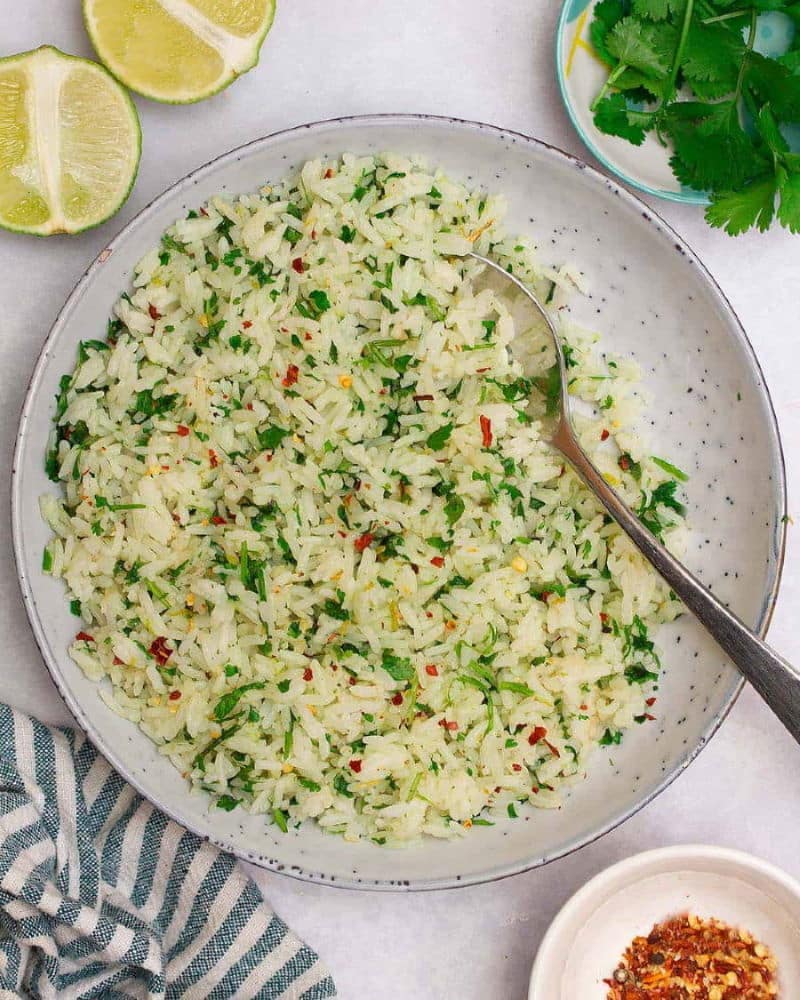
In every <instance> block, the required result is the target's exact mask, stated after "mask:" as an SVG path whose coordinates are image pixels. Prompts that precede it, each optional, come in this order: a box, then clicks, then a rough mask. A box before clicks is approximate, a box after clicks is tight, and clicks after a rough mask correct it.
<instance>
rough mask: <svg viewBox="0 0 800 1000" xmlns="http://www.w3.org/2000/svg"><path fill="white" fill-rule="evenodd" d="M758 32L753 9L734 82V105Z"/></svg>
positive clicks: (740, 90) (756, 16) (755, 11)
mask: <svg viewBox="0 0 800 1000" xmlns="http://www.w3.org/2000/svg"><path fill="white" fill-rule="evenodd" d="M757 30H758V10H757V9H756V8H755V7H753V8H751V10H750V31H749V32H748V35H747V44H746V45H745V51H744V56H743V57H742V65H741V66H740V67H739V77H738V79H737V80H736V94H735V95H734V98H733V103H734V104H736V103H737V102H738V100H739V98H740V97H741V96H742V88H743V86H744V75H745V73H746V72H747V63H748V61H749V57H750V53H751V52H752V51H753V46H754V45H755V43H756V31H757Z"/></svg>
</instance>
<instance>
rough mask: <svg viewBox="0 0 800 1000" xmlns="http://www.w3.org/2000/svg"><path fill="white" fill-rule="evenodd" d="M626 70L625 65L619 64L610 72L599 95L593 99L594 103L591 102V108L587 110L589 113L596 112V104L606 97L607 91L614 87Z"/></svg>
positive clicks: (626, 65)
mask: <svg viewBox="0 0 800 1000" xmlns="http://www.w3.org/2000/svg"><path fill="white" fill-rule="evenodd" d="M628 68H629V67H628V64H627V63H620V64H619V65H618V66H616V67H615V68H614V69H613V70H612V71H611V73H610V74H609V76H608V79H607V80H606V82H605V83H604V84H603V87H602V89H601V91H600V93H599V94H598V95H597V97H595V99H594V101H592V106H591V108H590V109H589V110H590V111H597V106H598V104H599V103H600V102H601V101H602V100H603V98H604V97H605V96H606V94H607V93H608V92H609V90H611V88H612V87H613V86H614V84H615V83H616V82H617V80H619V78H620V77H621V76H622V74H623V73H624V72H625V70H626V69H628Z"/></svg>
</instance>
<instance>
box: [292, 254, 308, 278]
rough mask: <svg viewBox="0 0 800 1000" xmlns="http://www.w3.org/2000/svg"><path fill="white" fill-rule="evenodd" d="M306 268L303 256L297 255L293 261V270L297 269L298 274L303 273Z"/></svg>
mask: <svg viewBox="0 0 800 1000" xmlns="http://www.w3.org/2000/svg"><path fill="white" fill-rule="evenodd" d="M305 269H306V266H305V264H304V263H303V258H302V257H295V259H294V260H293V261H292V270H293V271H297V273H298V274H302V273H303V272H304V271H305Z"/></svg>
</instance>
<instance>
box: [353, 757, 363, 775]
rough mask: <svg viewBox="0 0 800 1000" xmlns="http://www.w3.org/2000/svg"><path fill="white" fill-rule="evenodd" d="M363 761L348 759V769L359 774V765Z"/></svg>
mask: <svg viewBox="0 0 800 1000" xmlns="http://www.w3.org/2000/svg"><path fill="white" fill-rule="evenodd" d="M363 763H364V762H363V761H361V760H351V761H350V770H351V771H354V772H355V773H356V774H360V773H361V765H362V764H363Z"/></svg>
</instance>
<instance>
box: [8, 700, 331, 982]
mask: <svg viewBox="0 0 800 1000" xmlns="http://www.w3.org/2000/svg"><path fill="white" fill-rule="evenodd" d="M18 996H29V997H37V998H38V997H42V998H48V1000H49V998H51V997H53V998H56V997H57V998H58V1000H73V998H74V1000H88V998H92V997H96V998H98V1000H100V998H102V1000H122V998H123V997H124V998H131V997H136V998H144V997H153V998H160V997H164V998H167V1000H173V998H178V997H187V998H197V1000H200V998H202V1000H229V998H243V1000H244V998H248V1000H249V998H264V1000H271V998H281V1000H301V998H302V1000H322V998H323V997H335V996H336V990H335V988H334V985H333V981H332V980H331V978H330V976H329V975H328V974H327V972H326V970H325V969H324V968H323V967H322V966H321V964H320V962H319V960H318V958H317V956H316V955H315V954H314V952H313V951H311V950H310V949H309V948H308V947H306V945H304V944H303V943H302V942H301V941H299V940H298V939H297V938H296V937H295V935H294V934H293V933H292V932H291V931H290V930H288V928H287V927H286V925H285V924H284V923H283V921H282V920H281V919H280V918H279V917H277V916H275V914H274V913H273V912H272V910H271V909H270V908H269V906H267V904H266V902H265V901H264V899H263V897H262V896H261V894H260V892H259V891H258V889H257V887H256V886H255V885H254V884H253V882H252V881H250V880H249V879H248V878H247V877H246V876H245V874H244V872H243V871H242V870H241V868H240V867H239V865H238V864H237V863H236V861H235V860H234V859H233V858H232V857H231V856H230V855H228V854H223V853H221V852H220V851H218V850H216V848H214V847H211V846H210V845H209V844H207V843H205V842H204V841H202V840H200V838H199V837H196V836H195V835H194V834H192V833H189V831H188V830H184V829H183V827H180V826H178V824H177V823H173V822H172V821H171V820H169V819H167V818H166V817H165V816H164V815H163V814H161V813H159V812H158V811H157V810H156V809H154V808H153V807H152V806H151V805H150V804H149V803H148V802H146V801H144V800H143V799H142V798H140V797H139V796H138V795H137V794H136V792H135V791H134V790H133V789H132V788H131V787H130V786H129V785H127V784H126V783H125V782H124V781H123V780H122V778H120V777H119V775H118V774H116V773H115V772H114V771H113V770H112V769H111V768H110V767H109V765H108V764H107V763H106V761H105V760H104V759H103V758H102V757H101V756H100V755H99V754H98V753H97V751H96V750H95V749H94V747H93V746H92V745H91V743H89V741H88V740H87V739H86V738H85V737H84V736H83V734H80V733H77V732H73V731H71V730H60V729H50V728H49V727H48V726H45V725H44V724H43V723H41V722H37V721H35V720H33V719H30V718H29V717H28V716H26V715H23V714H22V713H21V712H17V711H15V710H13V709H11V708H9V707H8V706H7V705H2V704H0V1000H10V998H12V997H18Z"/></svg>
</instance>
